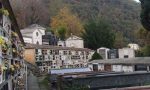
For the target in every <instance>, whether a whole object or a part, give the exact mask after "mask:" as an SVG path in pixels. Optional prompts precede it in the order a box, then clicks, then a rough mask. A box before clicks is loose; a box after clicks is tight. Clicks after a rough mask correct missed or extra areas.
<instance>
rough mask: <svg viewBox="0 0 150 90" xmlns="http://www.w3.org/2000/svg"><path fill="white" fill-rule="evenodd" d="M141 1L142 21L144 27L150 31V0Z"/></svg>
mask: <svg viewBox="0 0 150 90" xmlns="http://www.w3.org/2000/svg"><path fill="white" fill-rule="evenodd" d="M140 1H141V7H142V11H141V23H142V24H143V26H144V28H145V29H146V30H148V31H150V0H140Z"/></svg>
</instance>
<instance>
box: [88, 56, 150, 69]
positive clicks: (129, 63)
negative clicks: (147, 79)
mask: <svg viewBox="0 0 150 90" xmlns="http://www.w3.org/2000/svg"><path fill="white" fill-rule="evenodd" d="M88 67H89V68H91V70H93V71H107V72H135V71H149V70H150V57H137V58H124V59H110V60H94V61H91V62H89V63H88Z"/></svg>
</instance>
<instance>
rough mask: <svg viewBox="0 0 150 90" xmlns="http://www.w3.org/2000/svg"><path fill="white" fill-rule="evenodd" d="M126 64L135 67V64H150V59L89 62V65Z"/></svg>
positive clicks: (138, 58) (137, 58)
mask: <svg viewBox="0 0 150 90" xmlns="http://www.w3.org/2000/svg"><path fill="white" fill-rule="evenodd" d="M94 63H98V64H115V65H118V64H125V65H135V64H150V57H136V58H124V59H107V60H94V61H91V62H89V64H94Z"/></svg>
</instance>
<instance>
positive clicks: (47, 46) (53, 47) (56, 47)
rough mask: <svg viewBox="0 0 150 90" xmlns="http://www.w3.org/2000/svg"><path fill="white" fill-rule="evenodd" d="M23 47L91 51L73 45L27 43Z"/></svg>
mask: <svg viewBox="0 0 150 90" xmlns="http://www.w3.org/2000/svg"><path fill="white" fill-rule="evenodd" d="M25 49H53V50H76V51H93V50H91V49H88V48H74V47H60V46H52V45H37V44H27V45H26V46H25Z"/></svg>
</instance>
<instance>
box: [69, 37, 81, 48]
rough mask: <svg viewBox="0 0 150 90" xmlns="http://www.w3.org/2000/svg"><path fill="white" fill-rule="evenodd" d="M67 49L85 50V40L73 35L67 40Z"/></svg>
mask: <svg viewBox="0 0 150 90" xmlns="http://www.w3.org/2000/svg"><path fill="white" fill-rule="evenodd" d="M66 47H74V48H84V42H83V39H82V38H80V37H77V36H75V35H71V36H70V37H69V38H68V39H66Z"/></svg>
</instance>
